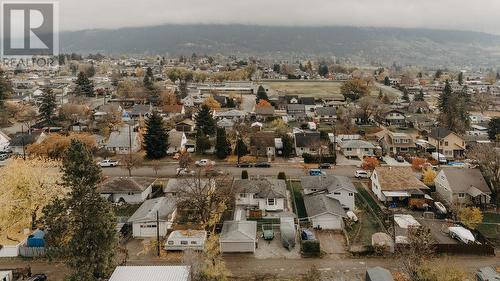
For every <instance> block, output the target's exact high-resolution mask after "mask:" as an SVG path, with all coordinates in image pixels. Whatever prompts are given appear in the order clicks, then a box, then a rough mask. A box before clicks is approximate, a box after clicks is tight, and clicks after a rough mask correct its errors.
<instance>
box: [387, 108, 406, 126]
mask: <svg viewBox="0 0 500 281" xmlns="http://www.w3.org/2000/svg"><path fill="white" fill-rule="evenodd" d="M384 121H385V124H387V125H388V126H398V127H406V116H405V114H404V112H402V111H399V110H390V111H388V112H386V113H385V116H384Z"/></svg>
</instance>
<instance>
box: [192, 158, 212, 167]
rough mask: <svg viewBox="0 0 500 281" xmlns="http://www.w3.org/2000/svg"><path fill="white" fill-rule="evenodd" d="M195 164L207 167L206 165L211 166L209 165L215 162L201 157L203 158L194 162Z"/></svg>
mask: <svg viewBox="0 0 500 281" xmlns="http://www.w3.org/2000/svg"><path fill="white" fill-rule="evenodd" d="M194 164H195V165H196V166H198V167H205V166H209V165H215V162H214V161H212V160H208V159H201V160H198V161H196V162H194Z"/></svg>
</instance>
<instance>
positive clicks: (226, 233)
mask: <svg viewBox="0 0 500 281" xmlns="http://www.w3.org/2000/svg"><path fill="white" fill-rule="evenodd" d="M256 237H257V222H256V221H225V222H224V225H223V226H222V231H221V233H220V238H219V241H220V242H235V241H237V242H244V241H247V242H248V241H250V242H253V241H255V240H256Z"/></svg>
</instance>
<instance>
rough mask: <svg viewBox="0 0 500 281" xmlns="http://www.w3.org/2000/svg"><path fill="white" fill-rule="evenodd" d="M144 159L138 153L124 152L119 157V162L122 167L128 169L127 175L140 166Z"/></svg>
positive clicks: (130, 174)
mask: <svg viewBox="0 0 500 281" xmlns="http://www.w3.org/2000/svg"><path fill="white" fill-rule="evenodd" d="M143 161H144V159H143V158H142V157H141V156H140V155H138V154H126V155H123V156H122V157H121V159H120V164H121V166H122V168H123V169H126V170H127V171H128V176H129V177H131V176H132V170H133V169H137V168H139V167H140V166H142V163H143Z"/></svg>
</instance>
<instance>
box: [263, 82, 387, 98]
mask: <svg viewBox="0 0 500 281" xmlns="http://www.w3.org/2000/svg"><path fill="white" fill-rule="evenodd" d="M263 84H265V85H268V86H269V87H270V89H271V90H272V92H271V95H272V94H273V93H274V94H278V95H285V94H287V95H299V96H307V97H315V98H322V97H327V96H332V95H340V87H342V82H340V81H307V80H287V81H264V82H263ZM371 94H372V95H377V94H378V90H377V89H376V88H375V87H372V89H371Z"/></svg>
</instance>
